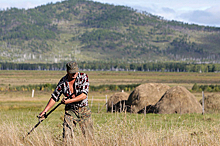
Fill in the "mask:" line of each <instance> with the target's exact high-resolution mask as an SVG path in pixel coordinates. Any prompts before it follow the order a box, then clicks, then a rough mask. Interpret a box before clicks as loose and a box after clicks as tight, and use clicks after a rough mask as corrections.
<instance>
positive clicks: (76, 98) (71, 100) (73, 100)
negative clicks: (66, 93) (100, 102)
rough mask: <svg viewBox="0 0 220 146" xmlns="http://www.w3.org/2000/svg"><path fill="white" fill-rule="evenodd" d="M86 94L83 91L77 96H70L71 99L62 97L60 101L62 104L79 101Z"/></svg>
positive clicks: (84, 97)
mask: <svg viewBox="0 0 220 146" xmlns="http://www.w3.org/2000/svg"><path fill="white" fill-rule="evenodd" d="M86 96H87V95H86V94H85V93H81V94H80V95H78V96H76V97H74V98H72V99H67V100H65V98H63V99H62V101H61V102H62V103H63V104H69V103H73V102H79V101H82V100H84V99H86Z"/></svg>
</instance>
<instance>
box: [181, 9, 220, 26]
mask: <svg viewBox="0 0 220 146" xmlns="http://www.w3.org/2000/svg"><path fill="white" fill-rule="evenodd" d="M219 13H220V8H219V7H218V8H217V7H211V8H208V9H206V10H195V11H190V12H186V13H182V14H180V15H179V16H177V19H182V20H184V21H187V22H191V23H196V24H202V25H208V26H218V27H220V16H219Z"/></svg>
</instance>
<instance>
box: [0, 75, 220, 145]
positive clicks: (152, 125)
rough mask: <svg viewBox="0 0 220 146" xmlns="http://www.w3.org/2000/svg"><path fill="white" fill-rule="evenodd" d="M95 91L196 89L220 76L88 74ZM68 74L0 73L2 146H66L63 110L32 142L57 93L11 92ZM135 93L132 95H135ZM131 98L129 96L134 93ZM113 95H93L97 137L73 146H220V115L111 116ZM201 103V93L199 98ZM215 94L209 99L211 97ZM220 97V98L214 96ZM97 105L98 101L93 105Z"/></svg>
mask: <svg viewBox="0 0 220 146" xmlns="http://www.w3.org/2000/svg"><path fill="white" fill-rule="evenodd" d="M86 73H87V74H88V75H89V80H90V85H93V86H98V85H110V84H114V85H121V84H143V83H164V84H167V85H169V86H171V87H172V86H176V85H180V86H184V87H186V88H187V89H191V88H192V86H193V84H194V83H197V84H201V85H204V84H214V85H215V84H219V82H220V75H219V74H218V73H165V72H86ZM63 75H65V71H0V89H1V92H0V116H1V120H0V124H1V127H0V145H16V146H17V145H27V146H29V145H57V146H59V145H63V142H62V120H63V114H64V110H63V109H64V106H63V105H61V106H60V107H59V108H58V109H57V110H55V111H54V112H53V113H52V114H51V115H50V116H49V117H48V119H46V120H45V121H43V122H42V123H41V124H40V125H39V126H38V127H37V128H36V129H35V130H34V131H33V132H32V133H31V134H30V135H29V136H28V137H26V138H25V139H23V137H24V136H25V135H26V134H27V132H29V131H30V130H31V128H32V127H33V126H34V125H35V124H36V123H37V122H38V119H37V118H36V116H37V115H38V114H39V113H40V112H41V111H42V110H43V108H44V107H45V105H46V103H47V101H48V100H49V98H50V94H51V93H52V91H35V94H34V97H32V93H31V92H30V91H9V90H8V89H9V88H10V87H14V86H21V85H35V84H45V83H52V84H56V83H57V82H58V81H59V79H60V78H61V77H62V76H63ZM130 92H131V91H130ZM130 92H129V93H130ZM113 93H114V92H113V91H108V90H106V91H97V92H90V93H89V104H90V108H91V109H92V120H93V124H94V135H93V139H92V140H88V139H85V138H84V137H83V136H82V134H81V132H80V130H78V131H77V132H76V134H75V137H74V138H73V139H72V140H71V141H69V142H68V144H67V145H77V146H78V145H130V146H134V145H216V146H217V145H220V124H219V121H220V116H219V114H218V113H217V112H216V113H212V114H208V113H207V114H204V115H201V114H183V115H179V114H170V115H159V114H146V115H144V114H131V113H106V108H105V102H106V97H110V96H111V95H112V94H113ZM193 94H194V95H195V96H196V98H197V100H200V99H201V98H202V94H201V93H193ZM208 94H212V93H206V92H205V95H208ZM214 94H219V93H214ZM92 99H93V100H92Z"/></svg>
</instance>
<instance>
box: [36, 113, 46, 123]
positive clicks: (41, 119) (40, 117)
mask: <svg viewBox="0 0 220 146" xmlns="http://www.w3.org/2000/svg"><path fill="white" fill-rule="evenodd" d="M45 115H46V112H41V113H40V114H39V115H38V116H37V118H38V120H39V121H43V120H44V119H46V118H45Z"/></svg>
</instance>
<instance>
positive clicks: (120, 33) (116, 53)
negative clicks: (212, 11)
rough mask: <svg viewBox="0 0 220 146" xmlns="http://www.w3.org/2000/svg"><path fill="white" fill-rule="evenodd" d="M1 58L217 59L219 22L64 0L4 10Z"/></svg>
mask: <svg viewBox="0 0 220 146" xmlns="http://www.w3.org/2000/svg"><path fill="white" fill-rule="evenodd" d="M0 19H1V21H0V62H20V63H63V62H65V61H67V60H75V61H78V62H84V61H86V62H88V61H89V62H92V61H94V62H97V61H98V62H112V61H120V62H123V63H129V62H138V63H142V64H143V62H157V61H181V62H182V61H185V62H215V63H216V62H219V60H220V49H219V46H220V41H219V40H220V33H219V32H220V28H219V27H209V26H200V25H197V24H188V23H183V22H179V21H175V20H173V21H168V20H164V19H163V17H160V16H155V15H152V14H150V13H148V12H139V11H137V10H135V9H133V8H130V7H126V6H116V5H110V4H103V3H99V2H94V1H89V0H64V1H62V2H57V3H47V4H45V5H41V6H38V7H35V8H32V9H27V10H25V9H18V8H8V9H5V10H1V11H0Z"/></svg>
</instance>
